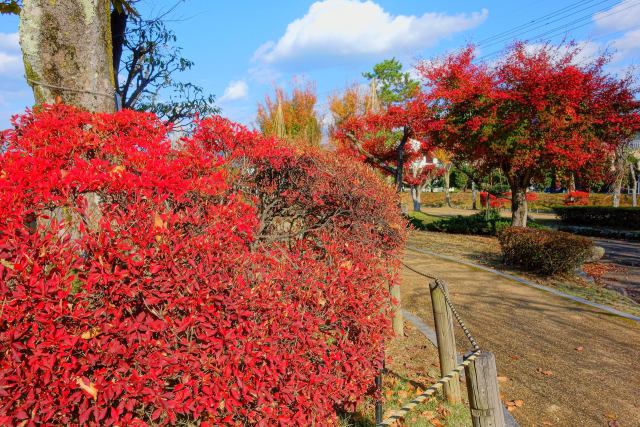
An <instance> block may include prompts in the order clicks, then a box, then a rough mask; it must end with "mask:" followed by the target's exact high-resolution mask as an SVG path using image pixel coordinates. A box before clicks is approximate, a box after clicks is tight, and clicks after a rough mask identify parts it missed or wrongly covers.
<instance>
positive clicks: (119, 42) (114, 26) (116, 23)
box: [110, 7, 128, 89]
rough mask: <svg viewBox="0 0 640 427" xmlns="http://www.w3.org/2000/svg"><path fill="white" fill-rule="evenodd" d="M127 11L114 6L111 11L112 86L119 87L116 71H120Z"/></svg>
mask: <svg viewBox="0 0 640 427" xmlns="http://www.w3.org/2000/svg"><path fill="white" fill-rule="evenodd" d="M127 18H128V15H127V12H126V11H125V10H124V9H122V10H118V8H116V7H114V8H113V10H112V11H111V24H110V25H111V46H112V49H113V55H112V62H113V81H114V87H115V88H116V89H117V88H118V87H119V84H118V83H119V82H118V72H119V71H120V60H121V59H122V50H123V48H124V42H125V33H126V31H127Z"/></svg>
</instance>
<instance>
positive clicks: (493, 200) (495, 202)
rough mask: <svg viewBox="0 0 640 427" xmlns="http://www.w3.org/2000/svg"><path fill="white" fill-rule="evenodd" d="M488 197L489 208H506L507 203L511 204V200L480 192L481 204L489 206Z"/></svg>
mask: <svg viewBox="0 0 640 427" xmlns="http://www.w3.org/2000/svg"><path fill="white" fill-rule="evenodd" d="M487 195H488V197H489V207H491V208H495V209H501V208H504V207H505V206H506V205H507V203H509V199H505V198H503V197H496V196H494V195H493V194H490V193H487V192H486V191H481V192H480V204H481V205H482V206H487Z"/></svg>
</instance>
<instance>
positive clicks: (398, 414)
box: [376, 350, 480, 427]
mask: <svg viewBox="0 0 640 427" xmlns="http://www.w3.org/2000/svg"><path fill="white" fill-rule="evenodd" d="M479 354H480V350H476V351H474V352H473V353H472V354H470V355H469V356H468V357H466V358H465V359H464V361H463V362H462V363H461V364H459V365H458V366H456V367H455V368H453V369H452V370H451V371H449V372H447V374H446V375H444V376H443V377H442V378H440V379H439V380H438V381H437V382H436V383H435V384H433V385H431V386H430V387H429V388H428V389H426V390H425V391H423V392H422V393H421V394H419V395H418V396H416V397H414V398H413V399H412V400H411V401H410V402H407V403H405V404H404V406H403V407H402V408H400V409H396V410H394V411H392V412H391V414H390V415H389V416H388V417H387V418H385V419H384V420H382V422H380V423H378V424H376V427H379V426H390V425H393V424H394V423H395V422H396V421H398V420H400V419H402V418H404V417H405V416H406V415H407V414H408V413H409V412H411V410H412V409H413V408H415V407H416V406H418V405H419V404H420V403H422V402H424V401H425V400H427V398H428V397H429V396H431V395H432V394H434V393H435V392H436V391H438V390H439V389H441V388H442V387H443V386H444V385H445V384H447V383H448V382H449V381H451V380H452V379H453V378H454V376H455V375H456V374H459V373H460V372H462V371H463V370H464V367H465V366H467V365H468V364H469V363H471V362H472V361H473V360H475V358H476V357H478V355H479Z"/></svg>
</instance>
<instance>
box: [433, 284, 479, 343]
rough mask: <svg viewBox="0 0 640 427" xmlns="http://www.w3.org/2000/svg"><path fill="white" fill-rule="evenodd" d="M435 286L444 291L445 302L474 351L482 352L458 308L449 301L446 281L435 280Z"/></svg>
mask: <svg viewBox="0 0 640 427" xmlns="http://www.w3.org/2000/svg"><path fill="white" fill-rule="evenodd" d="M435 284H436V286H439V287H440V289H442V294H443V295H444V300H445V302H446V303H447V305H448V306H449V308H450V309H451V312H452V313H453V316H454V317H455V318H456V321H457V322H458V324H459V325H460V327H461V328H462V332H464V335H465V336H466V337H467V338H468V339H469V342H471V347H472V351H478V350H480V347H479V346H478V343H477V342H476V340H475V339H474V338H473V336H472V335H471V332H469V329H467V326H466V325H465V324H464V321H463V320H462V318H461V317H460V315H459V314H458V310H456V308H455V307H454V305H453V303H452V302H451V300H450V299H449V293H448V292H447V285H446V283H445V282H444V280H441V279H436V280H435Z"/></svg>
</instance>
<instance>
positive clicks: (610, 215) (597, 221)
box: [554, 206, 640, 230]
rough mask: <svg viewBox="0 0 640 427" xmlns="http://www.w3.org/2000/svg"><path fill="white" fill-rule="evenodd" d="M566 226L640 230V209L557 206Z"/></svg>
mask: <svg viewBox="0 0 640 427" xmlns="http://www.w3.org/2000/svg"><path fill="white" fill-rule="evenodd" d="M554 210H555V211H556V213H557V214H558V216H559V217H560V219H561V220H562V222H563V223H565V224H570V225H586V226H593V227H613V228H626V229H629V230H640V208H629V207H618V208H613V207H607V206H557V207H555V208H554Z"/></svg>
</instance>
